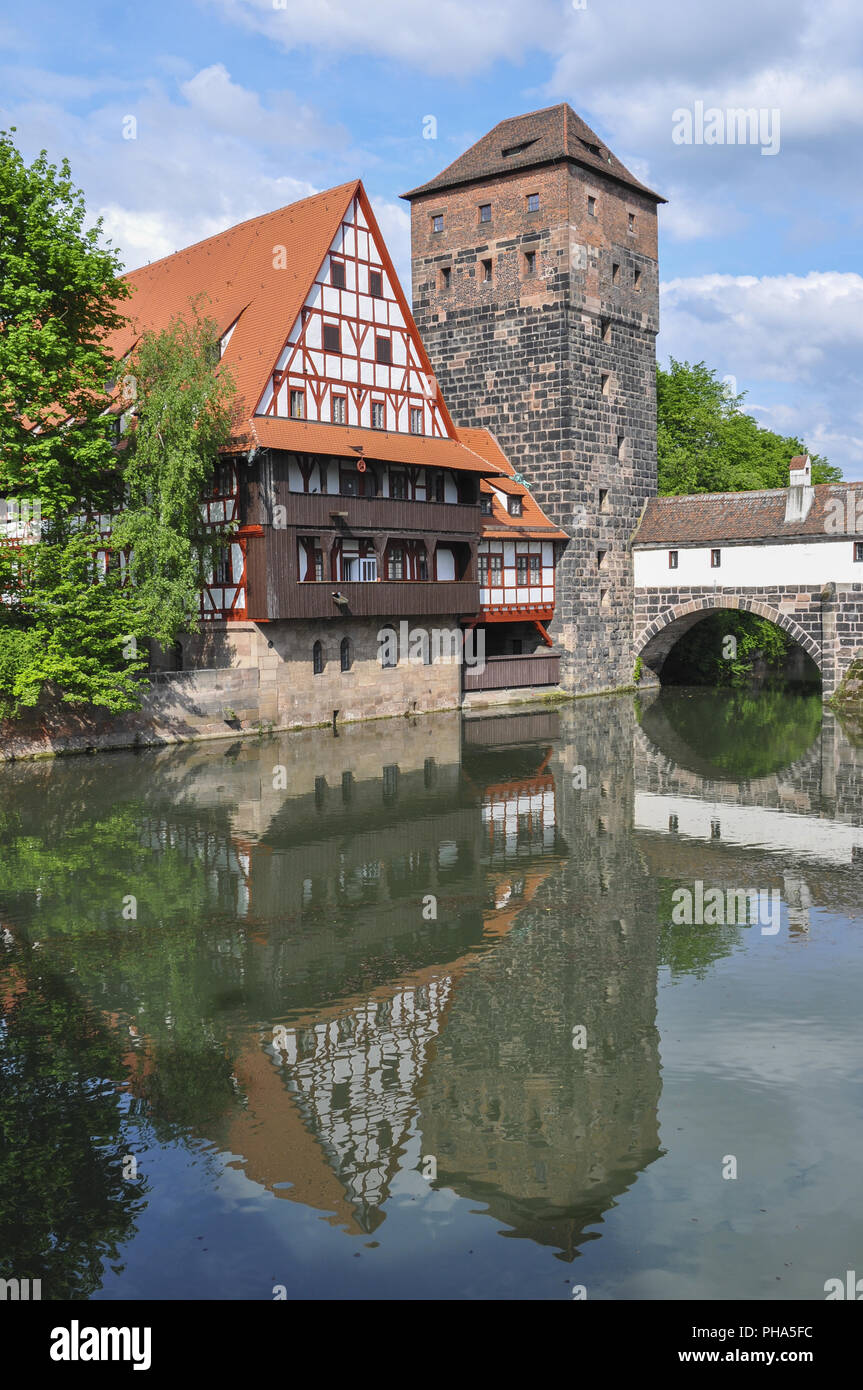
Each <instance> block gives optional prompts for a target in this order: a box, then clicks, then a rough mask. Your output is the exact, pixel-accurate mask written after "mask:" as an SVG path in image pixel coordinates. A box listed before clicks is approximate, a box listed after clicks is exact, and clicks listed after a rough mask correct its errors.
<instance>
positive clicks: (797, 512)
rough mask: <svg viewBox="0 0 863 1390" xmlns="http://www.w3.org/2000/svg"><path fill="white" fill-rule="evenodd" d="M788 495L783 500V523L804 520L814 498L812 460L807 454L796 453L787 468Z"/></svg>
mask: <svg viewBox="0 0 863 1390" xmlns="http://www.w3.org/2000/svg"><path fill="white" fill-rule="evenodd" d="M788 481H789V488H788V497H787V499H786V502H785V524H786V525H788V523H789V522H792V521H797V522H799V521H805V520H806V518H807V516H808V515H809V512H810V509H811V507H812V502H813V500H814V498H815V489H814V487H813V486H812V460H811V459H810V457H809V455H808V454H796V455H795V457H794V458H793V459H792V460H791V465H790V469H789V476H788Z"/></svg>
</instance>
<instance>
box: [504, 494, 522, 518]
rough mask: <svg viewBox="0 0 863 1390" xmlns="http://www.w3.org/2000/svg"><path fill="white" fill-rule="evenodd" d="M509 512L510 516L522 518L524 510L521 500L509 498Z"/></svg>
mask: <svg viewBox="0 0 863 1390" xmlns="http://www.w3.org/2000/svg"><path fill="white" fill-rule="evenodd" d="M507 510H508V511H509V514H510V516H521V514H522V510H523V508H522V503H521V498H520V497H509V498H508V499H507Z"/></svg>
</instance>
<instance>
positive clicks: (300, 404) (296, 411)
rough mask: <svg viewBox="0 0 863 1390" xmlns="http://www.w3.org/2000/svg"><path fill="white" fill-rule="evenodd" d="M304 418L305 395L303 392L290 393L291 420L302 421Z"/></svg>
mask: <svg viewBox="0 0 863 1390" xmlns="http://www.w3.org/2000/svg"><path fill="white" fill-rule="evenodd" d="M305 418H306V393H305V391H293V390H292V391H291V419H292V420H304V419H305Z"/></svg>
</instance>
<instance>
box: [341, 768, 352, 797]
mask: <svg viewBox="0 0 863 1390" xmlns="http://www.w3.org/2000/svg"><path fill="white" fill-rule="evenodd" d="M353 796H354V774H353V773H352V772H343V773H342V801H344V802H345V804H349V803H350V802H351V801H352V800H353Z"/></svg>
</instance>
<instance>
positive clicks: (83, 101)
mask: <svg viewBox="0 0 863 1390" xmlns="http://www.w3.org/2000/svg"><path fill="white" fill-rule="evenodd" d="M558 101H568V102H569V103H570V104H571V105H572V106H573V107H574V109H575V110H576V111H577V112H578V113H579V114H580V115H581V116H582V117H583V118H584V119H585V120H586V121H587V123H588V124H589V125H590V126H592V127H593V129H594V130H595V131H596V132H597V134H598V135H599V136H600V138H601V139H602V140H603V141H604V142H605V143H607V144H608V145H609V146H610V147H611V148H612V149H613V150H614V152H615V154H616V155H617V156H618V158H620V159H621V160H622V161H623V162H624V164H626V165H627V166H628V168H629V169H630V170H631V171H632V172H633V173H634V174H636V175H637V176H638V177H639V178H641V179H642V180H643V181H644V182H645V183H647V184H648V185H649V186H650V187H652V188H654V189H656V190H657V191H658V192H660V193H662V194H663V195H664V196H665V197H666V198H667V199H668V200H669V201H668V205H667V206H665V207H662V208H661V209H660V277H661V284H662V300H661V331H660V336H659V339H658V344H657V347H658V354H659V359H660V361H661V362H662V363H663V364H666V363H667V361H668V358H669V357H670V356H673V357H676V358H678V359H680V360H686V361H690V362H698V361H704V362H706V363H707V364H708V366H710V367H713V368H715V369H716V370H717V372H718V373H719V375H720V376H722V377H728V378H730V382H729V384H730V385H731V386H732V387H733V388H734V389H736V390H737V391H743V392H746V400H745V409H747V410H748V411H749V412H750V413H751V414H753V415H755V417H756V418H757V419H758V421H759V422H760V423H761V424H763V425H766V426H768V427H769V428H771V429H775V430H778V431H779V432H780V433H782V434H794V435H798V436H799V437H800V438H801V439H802V440H803V442H804V443H805V444H806V446H807V447H808V448H809V449H810V451H813V452H817V453H820V454H824V455H826V456H827V458H829V460H830V461H831V463H834V464H837V465H838V466H839V467H840V468H841V469H842V470H843V472H844V474H845V476H846V477H847V478H857V479H863V392H861V378H863V273H861V271H863V267H861V254H860V252H861V242H863V235H861V233H863V180H861V173H863V157H861V148H863V139H861V137H863V5H861V0H820V3H818V4H814V3H812V0H723V3H721V4H708V3H704V0H651V3H646V0H530V3H528V4H525V0H437V3H429V0H362V3H361V2H360V0H171V2H170V3H169V2H168V0H146V3H145V4H141V5H132V4H126V5H124V4H117V3H116V0H112V3H107V0H73V3H72V4H60V3H57V2H56V0H54V3H47V0H4V6H3V11H2V14H0V128H5V129H9V128H10V126H15V127H16V131H17V134H16V137H15V138H16V140H17V142H18V145H19V147H20V148H21V149H22V151H23V152H24V154H25V156H26V157H27V158H28V159H30V158H31V157H32V156H34V155H35V154H37V153H38V151H39V150H40V149H42V148H45V149H47V150H48V152H49V155H50V156H51V158H52V159H54V160H59V159H60V158H61V157H63V156H67V157H68V158H69V160H70V162H71V165H72V175H73V178H74V181H75V182H76V183H77V184H78V185H79V186H80V187H81V188H83V190H84V193H85V195H86V199H87V204H88V207H89V208H90V209H92V211H93V214H94V216H95V215H96V214H98V215H101V217H102V218H103V221H104V227H105V231H106V234H107V235H108V236H110V238H111V240H112V241H113V244H114V245H115V246H117V247H118V248H119V249H120V250H121V252H122V257H123V262H124V264H125V265H126V267H127V268H128V269H132V268H134V267H136V266H138V265H141V264H143V263H145V262H146V261H148V260H155V259H156V258H157V257H159V256H163V255H166V254H168V253H170V252H172V251H175V250H178V249H180V248H181V247H183V246H187V245H189V244H190V243H192V242H194V241H198V240H200V239H201V238H202V237H205V236H209V235H211V234H212V233H214V232H217V231H220V230H222V229H223V228H225V227H228V226H231V225H232V224H233V223H235V222H239V221H242V220H243V219H244V218H248V217H253V216H255V215H256V214H258V213H261V212H268V211H270V210H272V209H273V208H276V207H279V206H282V205H284V204H285V203H289V202H293V201H294V200H296V199H297V198H302V197H305V196H307V195H308V194H310V193H313V192H316V191H318V190H319V189H322V188H327V187H331V186H333V185H335V184H338V183H342V182H345V181H346V180H348V179H351V178H355V177H360V178H362V180H363V182H364V183H365V186H366V188H367V190H368V192H369V195H370V197H371V199H372V203H373V206H374V208H375V212H376V214H377V216H378V219H379V221H380V223H381V227H382V230H383V233H384V236H385V238H386V241H387V244H388V246H389V249H390V252H391V254H392V256H393V259H394V260H395V263H396V266H397V269H398V271H399V273H400V276H401V278H402V283H403V284H404V286H405V289H406V292H407V293H408V294H409V293H410V274H409V266H410V215H409V208H408V205H407V204H406V203H404V202H402V201H401V200H400V198H399V194H401V193H403V192H405V191H406V190H407V189H410V188H413V187H415V186H417V185H418V184H420V183H422V182H423V181H425V180H426V179H429V178H431V177H433V176H434V175H435V174H437V173H439V172H440V170H441V169H443V168H444V167H445V166H446V165H447V164H449V163H450V162H451V161H452V160H453V159H454V158H455V157H456V156H457V155H459V154H460V153H462V152H463V151H464V150H465V149H466V148H468V146H469V145H470V144H472V143H473V142H474V141H475V140H477V139H478V138H479V137H480V136H481V135H483V134H485V132H486V131H487V130H489V129H490V128H491V127H492V126H493V125H495V124H496V122H497V121H499V120H502V119H503V118H504V117H506V116H514V115H519V114H521V113H522V112H525V111H532V110H536V109H538V108H540V107H543V106H549V105H552V104H554V103H555V102H558ZM741 108H742V109H747V110H748V109H752V110H754V111H755V112H757V113H758V128H757V131H755V132H753V134H754V135H755V142H754V143H753V142H751V141H749V140H741V139H740V135H741V132H740V130H739V129H738V128H737V127H736V123H735V122H734V121H728V119H727V118H726V113H727V112H728V111H730V110H737V109H741ZM429 117H433V118H434V120H433V121H430V120H429V119H428V118H429ZM429 135H433V136H434V138H428V137H429ZM699 135H702V136H703V138H702V139H701V140H699V139H698V137H699Z"/></svg>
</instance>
